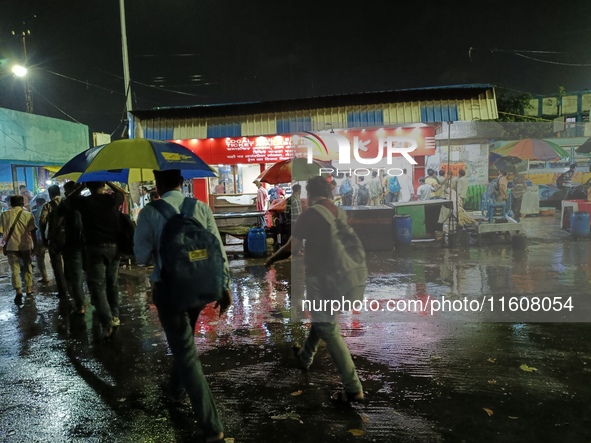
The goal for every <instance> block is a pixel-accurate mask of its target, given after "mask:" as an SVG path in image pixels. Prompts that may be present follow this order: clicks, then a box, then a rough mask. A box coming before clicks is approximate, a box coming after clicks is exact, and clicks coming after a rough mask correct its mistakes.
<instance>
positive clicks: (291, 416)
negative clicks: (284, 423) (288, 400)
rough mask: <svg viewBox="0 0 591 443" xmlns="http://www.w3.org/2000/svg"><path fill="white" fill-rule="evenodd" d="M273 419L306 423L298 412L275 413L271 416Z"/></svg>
mask: <svg viewBox="0 0 591 443" xmlns="http://www.w3.org/2000/svg"><path fill="white" fill-rule="evenodd" d="M271 419H273V420H295V421H299V422H300V423H301V424H304V422H303V421H302V419H301V417H300V414H296V413H295V412H287V413H285V414H279V415H273V416H271Z"/></svg>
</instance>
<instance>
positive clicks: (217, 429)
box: [134, 170, 232, 443]
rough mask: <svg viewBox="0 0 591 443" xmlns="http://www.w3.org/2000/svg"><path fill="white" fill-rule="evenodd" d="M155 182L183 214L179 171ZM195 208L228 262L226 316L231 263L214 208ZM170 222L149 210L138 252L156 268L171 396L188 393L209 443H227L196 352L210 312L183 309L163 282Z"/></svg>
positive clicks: (160, 174)
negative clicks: (201, 319)
mask: <svg viewBox="0 0 591 443" xmlns="http://www.w3.org/2000/svg"><path fill="white" fill-rule="evenodd" d="M154 177H155V180H156V189H157V191H158V193H159V194H160V195H161V197H162V200H164V201H165V202H166V203H168V204H169V205H171V206H173V207H174V209H175V210H176V211H179V209H180V207H181V206H182V205H183V202H184V201H185V198H184V196H183V194H182V193H181V185H182V183H183V177H182V176H181V173H180V171H179V170H170V171H154ZM195 203H196V205H195V209H194V214H193V216H194V218H195V219H196V220H197V221H198V222H199V223H201V225H202V226H203V227H204V228H205V229H207V230H208V231H210V232H211V233H213V234H214V235H215V236H216V237H217V238H218V240H219V247H220V249H221V252H222V256H223V258H224V260H225V265H224V286H223V295H222V298H221V300H219V301H218V302H216V305H215V307H216V308H217V307H219V308H220V316H221V315H222V314H223V313H224V312H225V311H226V310H227V309H228V308H229V306H230V304H231V301H232V299H231V295H230V270H229V267H228V260H227V258H226V252H225V250H224V247H223V244H222V240H221V238H220V234H219V232H218V229H217V226H216V223H215V219H214V218H213V214H212V212H211V210H210V209H209V206H207V205H206V204H204V203H202V202H200V201H196V202H195ZM165 222H166V220H165V218H164V216H163V215H162V214H161V213H160V212H159V211H158V210H157V209H156V207H154V206H152V205H151V204H150V205H147V206H146V208H145V209H144V210H142V212H140V214H139V217H138V223H137V229H136V231H135V237H134V243H135V247H134V252H135V256H136V259H137V261H138V262H139V263H143V264H146V265H147V264H153V265H154V271H153V273H152V275H151V277H150V280H151V281H152V282H153V294H152V295H153V298H154V304H155V305H156V308H157V309H158V317H159V318H160V323H161V324H162V327H163V329H164V332H165V334H166V339H167V340H168V345H169V346H170V349H171V350H172V354H173V356H174V367H173V373H172V376H171V379H170V383H169V388H168V392H169V395H170V396H171V397H173V399H177V400H178V399H179V398H180V396H181V395H182V390H183V388H184V389H185V391H186V392H187V394H188V396H189V398H190V400H191V405H192V407H193V410H194V411H195V413H196V414H197V416H198V419H199V422H200V423H201V425H202V426H203V428H204V433H205V441H206V442H208V443H210V442H223V441H224V440H223V438H224V429H223V425H222V422H221V420H220V418H219V416H218V412H217V409H216V406H215V402H214V399H213V396H212V394H211V391H210V389H209V385H208V384H207V380H206V379H205V376H204V374H203V370H202V367H201V362H200V361H199V356H198V354H197V350H196V349H195V341H194V340H195V339H194V332H195V324H196V323H197V318H198V316H199V313H200V312H201V310H202V309H203V308H204V307H205V306H204V305H203V306H198V307H194V308H189V309H186V310H181V309H179V308H178V307H177V306H176V305H174V303H173V302H171V299H172V298H173V297H172V296H173V295H174V294H170V291H169V289H168V288H167V286H166V284H165V282H163V281H162V278H161V266H162V260H161V257H160V254H159V250H160V235H161V233H162V230H163V228H164V225H165ZM195 285H199V282H198V281H196V282H195Z"/></svg>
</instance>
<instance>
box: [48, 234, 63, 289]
mask: <svg viewBox="0 0 591 443" xmlns="http://www.w3.org/2000/svg"><path fill="white" fill-rule="evenodd" d="M47 251H48V252H49V261H50V263H51V268H52V269H53V275H54V277H55V284H56V286H57V292H58V294H59V296H60V297H65V296H66V294H67V289H68V285H67V283H66V276H65V275H64V262H63V260H62V254H61V252H60V251H58V250H57V249H54V248H52V247H51V246H49V248H47Z"/></svg>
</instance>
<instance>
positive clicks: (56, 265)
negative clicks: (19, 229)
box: [39, 185, 67, 298]
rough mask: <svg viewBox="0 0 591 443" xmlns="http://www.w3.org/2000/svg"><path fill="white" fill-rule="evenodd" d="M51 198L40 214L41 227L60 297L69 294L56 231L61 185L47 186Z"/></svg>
mask: <svg viewBox="0 0 591 443" xmlns="http://www.w3.org/2000/svg"><path fill="white" fill-rule="evenodd" d="M47 193H48V194H49V198H50V200H49V201H48V202H47V203H45V204H44V205H43V208H42V209H41V215H40V216H39V229H40V231H41V238H42V240H43V244H44V245H45V247H46V248H47V251H48V252H49V261H50V262H51V268H52V269H53V275H54V277H55V284H56V286H57V295H58V297H59V298H64V297H66V296H67V284H66V277H65V275H64V265H63V262H62V251H61V249H60V248H61V245H59V244H58V242H57V239H56V238H55V237H56V235H57V234H56V233H57V231H58V228H57V226H56V224H58V216H57V208H58V206H59V204H60V202H61V200H62V196H61V191H60V187H59V186H58V185H52V186H50V187H49V188H47Z"/></svg>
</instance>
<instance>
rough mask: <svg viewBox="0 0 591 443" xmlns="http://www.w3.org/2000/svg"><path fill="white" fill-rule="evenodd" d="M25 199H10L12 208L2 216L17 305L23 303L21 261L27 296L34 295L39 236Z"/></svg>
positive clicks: (16, 197)
mask: <svg viewBox="0 0 591 443" xmlns="http://www.w3.org/2000/svg"><path fill="white" fill-rule="evenodd" d="M23 205H24V199H23V196H22V195H13V196H11V197H10V206H11V209H9V210H8V211H6V212H3V213H2V214H1V215H0V233H1V234H2V236H3V239H4V243H5V245H6V248H5V250H6V255H7V257H8V264H9V265H10V275H11V277H12V287H13V288H14V289H15V291H16V296H15V298H14V302H15V303H16V304H17V305H21V304H22V303H23V290H22V282H21V261H22V263H23V267H24V272H23V277H24V280H25V281H24V283H25V288H26V292H27V295H31V294H32V293H33V267H32V264H31V263H32V253H33V251H34V250H35V249H36V247H37V236H36V235H35V233H34V231H35V230H36V229H37V227H36V226H35V218H34V217H33V214H31V213H30V212H28V211H25V210H24V209H23Z"/></svg>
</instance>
